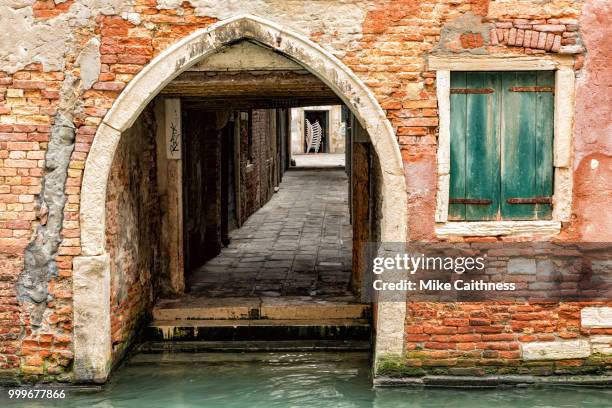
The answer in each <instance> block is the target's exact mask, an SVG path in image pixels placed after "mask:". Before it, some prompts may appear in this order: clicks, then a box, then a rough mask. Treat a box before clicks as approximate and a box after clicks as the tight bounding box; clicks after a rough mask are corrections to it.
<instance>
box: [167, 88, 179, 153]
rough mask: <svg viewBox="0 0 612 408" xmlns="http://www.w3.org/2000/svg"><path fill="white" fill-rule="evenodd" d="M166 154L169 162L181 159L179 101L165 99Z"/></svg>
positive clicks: (177, 99)
mask: <svg viewBox="0 0 612 408" xmlns="http://www.w3.org/2000/svg"><path fill="white" fill-rule="evenodd" d="M165 110H166V153H167V157H168V159H169V160H180V159H181V132H182V131H181V100H180V99H179V98H166V99H165Z"/></svg>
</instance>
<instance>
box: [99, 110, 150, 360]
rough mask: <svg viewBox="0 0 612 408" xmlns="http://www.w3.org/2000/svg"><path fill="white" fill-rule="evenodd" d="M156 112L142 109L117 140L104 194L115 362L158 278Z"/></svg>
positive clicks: (146, 306)
mask: <svg viewBox="0 0 612 408" xmlns="http://www.w3.org/2000/svg"><path fill="white" fill-rule="evenodd" d="M155 149H156V147H155V116H154V115H153V111H152V108H151V107H149V108H147V109H146V110H145V111H144V112H143V113H142V114H141V116H140V118H139V119H138V120H137V121H136V123H134V125H133V126H132V127H131V128H130V129H129V130H127V131H126V132H125V134H124V137H122V138H121V141H120V142H119V146H118V148H117V152H116V153H115V159H114V161H113V165H112V167H111V174H110V176H109V182H108V190H107V198H106V248H107V251H108V253H109V255H110V259H111V264H110V266H111V331H112V342H113V354H114V358H115V360H117V359H118V358H120V357H121V354H122V352H123V351H124V350H125V347H126V346H128V345H129V343H130V340H131V337H132V336H134V335H135V334H136V330H137V329H138V326H139V325H140V324H142V323H143V319H144V318H145V317H146V315H147V313H149V312H150V310H151V307H152V306H153V301H154V300H155V296H156V294H157V291H158V289H159V285H160V278H161V264H162V259H160V258H161V257H160V239H159V237H160V236H161V215H160V200H159V196H158V192H157V179H156V178H157V175H156V156H155Z"/></svg>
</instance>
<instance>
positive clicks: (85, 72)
mask: <svg viewBox="0 0 612 408" xmlns="http://www.w3.org/2000/svg"><path fill="white" fill-rule="evenodd" d="M75 65H76V66H77V67H80V69H81V85H82V87H83V89H90V88H91V87H92V86H93V84H94V83H95V82H96V81H97V80H98V76H100V40H98V39H97V38H92V39H91V40H89V42H88V43H87V44H86V45H85V47H84V48H83V51H81V55H79V58H77V60H76V64H75Z"/></svg>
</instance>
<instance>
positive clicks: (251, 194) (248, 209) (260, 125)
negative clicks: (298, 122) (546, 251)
mask: <svg viewBox="0 0 612 408" xmlns="http://www.w3.org/2000/svg"><path fill="white" fill-rule="evenodd" d="M272 120H274V111H273V110H270V109H253V110H251V121H250V123H251V132H252V144H253V146H252V155H253V161H252V162H251V163H248V160H247V158H248V142H247V137H246V135H243V137H242V140H241V147H240V148H241V155H240V159H241V160H240V167H241V172H242V176H241V181H243V183H244V185H243V188H242V189H241V191H242V193H243V194H242V200H241V204H242V206H243V210H242V218H243V220H242V221H243V222H244V221H245V220H246V219H247V218H248V217H249V216H250V215H251V214H253V213H254V212H255V211H257V210H258V209H259V208H261V207H262V206H263V205H264V204H265V203H267V202H268V200H269V199H270V197H271V196H272V194H273V192H274V190H273V189H274V185H272V184H273V183H271V182H270V180H272V178H271V172H272V171H273V169H274V166H273V164H272V163H273V162H274V160H275V153H274V152H275V150H270V146H272V145H273V144H275V143H276V142H275V140H276V135H275V134H273V133H272V131H271V121H272Z"/></svg>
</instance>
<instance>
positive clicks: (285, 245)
mask: <svg viewBox="0 0 612 408" xmlns="http://www.w3.org/2000/svg"><path fill="white" fill-rule="evenodd" d="M347 189H348V182H347V177H346V174H345V172H344V169H339V168H329V169H300V168H297V169H295V168H294V169H291V170H289V171H287V172H286V173H285V175H284V176H283V182H282V183H281V185H280V189H279V191H278V192H277V193H276V194H275V195H274V196H273V197H272V199H271V200H270V201H269V202H268V203H267V204H266V205H265V206H264V207H262V208H261V209H260V210H259V211H257V212H256V213H255V214H253V215H252V216H251V217H250V218H249V219H248V220H247V222H246V223H245V224H244V225H243V226H242V228H240V229H237V230H235V231H233V232H232V233H231V234H230V235H231V238H232V240H231V243H230V245H229V246H228V247H227V248H224V249H223V250H222V251H221V254H220V255H219V256H217V257H216V258H214V259H211V260H210V261H208V262H207V263H206V264H205V265H204V266H202V267H201V268H199V269H198V270H196V271H194V272H193V273H192V274H191V275H190V276H189V277H188V284H189V287H190V292H191V293H192V294H194V295H197V296H199V295H200V294H201V295H205V296H207V297H220V296H223V297H230V296H231V297H234V296H345V295H346V296H348V295H350V291H349V288H348V285H349V280H350V275H351V272H350V271H351V245H352V235H351V234H352V230H351V225H350V224H349V212H348V192H347Z"/></svg>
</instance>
